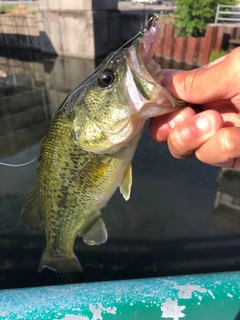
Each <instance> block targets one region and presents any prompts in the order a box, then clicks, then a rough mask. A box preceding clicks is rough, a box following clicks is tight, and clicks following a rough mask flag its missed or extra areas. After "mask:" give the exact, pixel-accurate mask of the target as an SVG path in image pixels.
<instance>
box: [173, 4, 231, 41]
mask: <svg viewBox="0 0 240 320" xmlns="http://www.w3.org/2000/svg"><path fill="white" fill-rule="evenodd" d="M175 3H176V4H177V9H176V11H175V16H176V20H175V23H174V24H175V26H176V27H177V30H178V35H179V36H194V37H201V36H203V35H204V32H205V29H206V24H207V23H213V22H214V18H215V14H216V10H217V5H218V4H225V5H235V4H236V3H237V0H175Z"/></svg>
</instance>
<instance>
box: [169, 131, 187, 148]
mask: <svg viewBox="0 0 240 320" xmlns="http://www.w3.org/2000/svg"><path fill="white" fill-rule="evenodd" d="M171 142H172V146H173V147H174V149H175V150H176V151H178V152H184V153H185V152H187V151H188V149H187V147H188V144H189V133H188V130H187V129H185V130H181V131H179V130H173V131H172V134H171Z"/></svg>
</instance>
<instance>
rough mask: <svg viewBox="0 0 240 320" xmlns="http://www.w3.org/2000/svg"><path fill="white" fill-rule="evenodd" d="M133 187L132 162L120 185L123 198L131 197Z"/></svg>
mask: <svg viewBox="0 0 240 320" xmlns="http://www.w3.org/2000/svg"><path fill="white" fill-rule="evenodd" d="M131 187H132V164H131V163H129V164H128V166H127V167H126V169H125V171H124V175H123V180H122V183H121V185H120V187H119V189H120V192H121V194H122V196H123V198H124V199H125V200H126V201H127V200H128V199H129V198H130V194H131Z"/></svg>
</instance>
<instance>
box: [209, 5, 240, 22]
mask: <svg viewBox="0 0 240 320" xmlns="http://www.w3.org/2000/svg"><path fill="white" fill-rule="evenodd" d="M223 8H228V9H230V11H224V10H221V9H223ZM221 14H224V15H225V16H229V18H228V17H221V16H220V15H221ZM218 21H224V22H240V7H237V6H227V5H222V4H218V6H217V11H216V15H215V21H214V23H218Z"/></svg>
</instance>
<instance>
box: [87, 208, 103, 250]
mask: <svg viewBox="0 0 240 320" xmlns="http://www.w3.org/2000/svg"><path fill="white" fill-rule="evenodd" d="M92 214H94V217H93V219H92V220H91V221H90V223H89V224H88V225H87V227H86V228H85V229H84V231H83V232H82V234H81V236H82V237H83V241H84V242H85V243H87V244H88V245H90V246H93V245H96V244H101V243H104V242H106V241H107V238H108V233H107V229H106V227H105V223H104V221H103V219H102V216H101V213H100V211H97V212H96V213H95V212H93V213H92Z"/></svg>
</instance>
